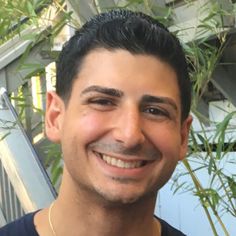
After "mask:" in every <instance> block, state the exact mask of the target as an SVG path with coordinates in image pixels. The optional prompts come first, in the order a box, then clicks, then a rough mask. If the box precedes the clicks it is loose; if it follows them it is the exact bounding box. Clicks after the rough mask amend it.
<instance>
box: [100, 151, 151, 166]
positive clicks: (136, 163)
mask: <svg viewBox="0 0 236 236" xmlns="http://www.w3.org/2000/svg"><path fill="white" fill-rule="evenodd" d="M96 154H97V156H98V157H99V158H101V159H102V160H103V161H104V162H106V163H107V164H108V165H110V166H114V167H118V168H123V169H135V168H140V167H143V166H145V165H146V164H147V163H148V161H144V160H140V161H133V160H132V161H124V160H121V159H118V158H114V157H111V156H108V155H105V154H101V153H97V152H96Z"/></svg>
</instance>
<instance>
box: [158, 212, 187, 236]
mask: <svg viewBox="0 0 236 236" xmlns="http://www.w3.org/2000/svg"><path fill="white" fill-rule="evenodd" d="M155 218H156V219H158V220H159V222H160V224H161V236H186V235H185V234H184V233H182V232H181V231H179V230H178V229H176V228H174V227H173V226H171V225H170V224H168V223H167V222H166V221H164V220H162V219H160V218H158V217H156V216H155Z"/></svg>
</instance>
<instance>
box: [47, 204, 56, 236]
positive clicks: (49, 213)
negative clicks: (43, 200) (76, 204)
mask: <svg viewBox="0 0 236 236" xmlns="http://www.w3.org/2000/svg"><path fill="white" fill-rule="evenodd" d="M53 205H54V202H53V203H51V205H50V207H49V211H48V222H49V225H50V229H51V231H52V233H53V235H54V236H56V232H55V230H54V228H53V225H52V220H51V213H52V207H53Z"/></svg>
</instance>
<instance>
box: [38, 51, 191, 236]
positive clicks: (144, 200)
mask: <svg viewBox="0 0 236 236" xmlns="http://www.w3.org/2000/svg"><path fill="white" fill-rule="evenodd" d="M180 104H181V103H180V94H179V88H178V84H177V78H176V73H175V72H174V70H173V69H172V68H171V67H170V66H169V65H168V64H166V63H164V62H162V61H160V60H158V59H157V58H155V57H153V56H149V55H133V54H131V53H129V52H128V51H125V50H121V49H120V50H115V51H108V50H105V49H98V50H94V51H92V52H91V53H89V54H88V55H87V56H86V58H85V61H84V63H83V66H82V68H81V71H80V72H79V74H78V78H77V79H76V80H75V82H74V84H73V87H72V93H71V96H70V98H69V100H68V102H67V103H66V104H65V103H64V101H63V100H62V99H61V98H60V97H58V95H57V94H56V93H54V92H49V93H48V95H47V113H46V133H47V136H48V138H49V139H50V140H52V141H54V142H57V143H60V144H61V146H62V152H63V156H64V162H65V165H64V174H63V179H62V185H61V189H60V192H59V196H58V198H57V200H56V201H55V204H54V207H53V211H52V222H53V226H54V229H55V231H56V233H57V235H59V236H60V235H68V232H67V231H68V229H70V235H77V236H84V235H88V232H89V235H92V236H93V235H96V236H106V235H114V236H116V235H117V236H118V235H119V236H120V235H124V236H131V235H137V236H139V235H140V236H141V235H145V236H146V235H150V236H152V235H158V234H159V233H158V232H159V231H160V224H159V222H158V221H157V220H155V219H154V218H153V211H154V206H155V201H156V193H157V191H158V190H159V189H160V188H161V187H162V186H163V185H164V184H165V183H166V182H167V181H168V179H169V178H170V176H171V174H172V173H173V171H174V169H175V167H176V164H177V163H178V161H180V160H182V159H183V158H184V157H185V154H186V150H187V141H188V132H189V127H190V125H191V122H192V118H191V117H190V116H189V117H188V118H187V119H185V120H184V121H183V122H181V105H180ZM104 157H105V158H106V159H107V158H108V159H109V158H113V159H114V160H116V161H117V160H118V159H119V160H121V161H119V162H120V163H125V164H127V167H129V165H130V164H131V163H134V162H135V163H136V165H137V166H139V167H137V166H136V168H131V167H130V168H124V166H123V167H117V166H111V164H108V163H107V162H106V161H104V160H103V158H104ZM114 160H113V161H114ZM115 163H116V164H117V162H115ZM113 164H114V163H113ZM47 215H48V209H44V210H42V211H40V212H39V213H38V214H36V217H35V225H36V227H37V230H38V232H39V234H40V235H52V232H51V229H50V227H49V224H48V223H47V224H45V222H48V220H47ZM88 226H89V227H88Z"/></svg>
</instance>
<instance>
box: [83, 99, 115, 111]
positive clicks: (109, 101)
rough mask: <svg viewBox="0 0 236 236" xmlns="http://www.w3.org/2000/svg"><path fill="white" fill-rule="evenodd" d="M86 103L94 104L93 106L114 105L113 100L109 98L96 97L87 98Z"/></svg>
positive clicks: (107, 106)
mask: <svg viewBox="0 0 236 236" xmlns="http://www.w3.org/2000/svg"><path fill="white" fill-rule="evenodd" d="M88 104H90V105H92V106H94V107H95V108H98V109H99V108H103V109H104V108H110V107H113V106H115V105H116V104H115V102H114V101H113V100H112V99H109V98H96V99H89V100H88Z"/></svg>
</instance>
